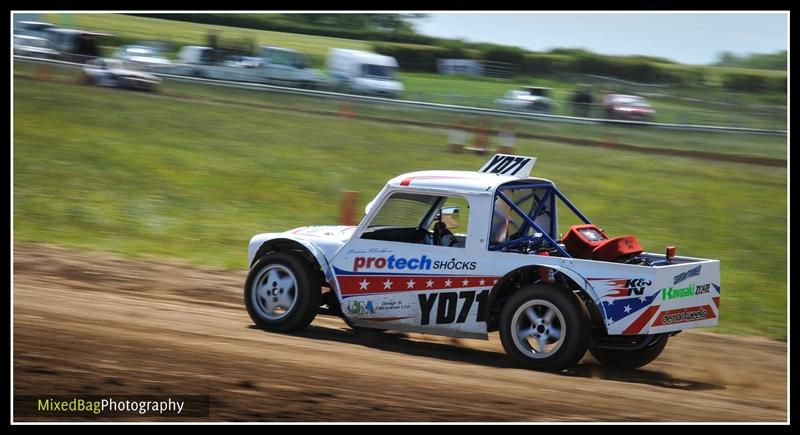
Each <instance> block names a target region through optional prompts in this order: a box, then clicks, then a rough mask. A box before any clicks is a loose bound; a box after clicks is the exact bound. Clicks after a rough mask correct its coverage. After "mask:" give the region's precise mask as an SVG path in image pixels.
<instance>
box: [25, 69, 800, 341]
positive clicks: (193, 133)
mask: <svg viewBox="0 0 800 435" xmlns="http://www.w3.org/2000/svg"><path fill="white" fill-rule="evenodd" d="M13 84H14V100H13V102H14V120H13V122H14V125H13V127H14V144H13V146H14V148H13V154H14V173H13V177H14V179H13V182H14V197H13V206H14V212H13V213H14V239H15V241H17V242H26V241H39V242H49V243H56V244H61V245H65V246H72V247H78V248H83V249H96V250H105V251H111V252H116V253H120V254H122V255H126V256H134V257H138V256H148V257H151V256H154V257H157V258H167V259H179V260H182V261H187V262H193V263H197V264H205V265H214V266H223V267H228V268H237V269H242V268H245V267H246V247H247V241H248V239H249V237H250V236H252V235H253V234H256V233H259V232H265V231H282V230H285V229H289V228H292V227H295V226H300V225H305V224H325V223H335V222H336V220H337V215H338V199H339V194H340V192H341V191H342V190H355V191H357V192H359V193H360V196H359V203H360V204H359V205H360V206H361V207H363V206H364V205H365V204H366V203H367V202H368V201H369V200H370V199H371V198H372V197H373V196H374V195H375V194H376V193H377V192H378V190H379V189H380V188H381V187H382V186H383V184H384V183H385V182H386V180H387V179H389V178H390V177H393V176H395V175H398V174H400V173H404V172H407V171H413V170H421V169H437V168H438V169H443V168H447V169H465V170H474V169H476V168H478V167H480V166H481V164H482V163H483V161H484V160H485V157H481V156H475V155H469V154H462V155H453V154H450V153H448V152H446V148H445V140H446V139H445V138H446V136H445V135H444V134H443V132H442V131H441V130H437V129H429V128H421V127H407V126H402V125H392V124H386V123H378V122H369V121H363V120H360V119H358V118H354V119H351V118H340V117H331V116H317V115H309V114H304V113H292V112H287V111H280V110H264V109H258V108H248V107H244V106H241V105H232V104H220V103H203V102H198V101H182V100H177V99H175V98H171V97H168V96H164V95H149V94H143V93H135V92H128V91H121V90H112V89H103V88H96V87H85V86H78V85H76V84H70V83H59V82H45V81H36V80H32V79H29V78H26V77H15V79H14V83H13ZM203 89H211V88H203ZM249 95H250V96H251V97H253V98H256V97H259V98H268V96H269V94H253V93H250V94H249ZM262 95H263V96H262ZM228 97H229V98H231V99H233V100H235V99H243V98H244V99H247V101H250V99H249V98H248V97H246V96H245V95H244V94H238V93H234V92H230V93H229V94H228ZM569 128H573V129H574V128H575V126H571V127H569ZM651 134H652V133H651ZM658 134H659V135H663V136H672V135H673V133H669V132H659V133H658ZM749 139H750V137H749V136H740V135H729V136H726V140H727V141H728V142H729V143H738V144H739V145H740V146H743V147H745V146H747V143H748V142H749ZM784 140H785V138H784ZM517 146H518V150H517V152H518V153H519V154H526V155H536V156H538V157H539V162H538V164H537V168H536V171H535V172H536V174H537V175H539V176H542V177H546V178H550V179H552V180H554V181H555V182H556V183H557V184H558V185H559V187H560V188H561V190H562V191H563V192H564V193H565V194H566V195H567V196H569V197H570V199H571V200H572V201H573V202H575V203H576V204H577V205H578V206H579V207H580V208H581V210H582V211H583V212H584V213H585V214H587V215H588V216H589V217H590V218H591V219H592V220H593V221H594V222H596V223H598V224H599V225H601V226H602V227H603V228H605V229H606V230H607V231H608V232H609V234H617V235H622V234H636V235H637V236H638V237H639V239H640V241H641V243H642V244H643V246H645V247H646V248H647V249H648V250H652V251H657V252H660V251H662V250H663V248H664V246H666V245H667V244H674V245H675V246H677V248H678V252H679V253H680V254H682V255H689V256H701V257H706V258H718V259H720V260H721V262H722V282H723V287H724V291H723V295H724V296H723V302H722V310H723V311H722V316H721V322H722V323H721V328H720V330H723V331H729V332H735V333H754V334H760V335H766V336H770V337H774V338H778V339H785V338H786V334H787V332H786V313H787V311H786V291H787V283H786V258H787V257H786V254H787V245H786V243H787V238H786V236H787V201H786V198H787V174H786V170H784V169H779V168H777V169H776V168H764V167H760V166H748V165H741V164H729V163H716V162H710V161H703V160H693V159H688V158H680V157H663V156H651V155H647V154H641V153H631V152H621V151H615V150H608V149H603V148H587V147H576V146H569V145H563V144H558V143H549V142H543V141H528V140H521V141H518V144H517ZM565 216H566V214H565Z"/></svg>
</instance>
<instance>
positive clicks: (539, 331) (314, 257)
mask: <svg viewBox="0 0 800 435" xmlns="http://www.w3.org/2000/svg"><path fill="white" fill-rule="evenodd" d="M535 161H536V159H535V158H533V157H523V156H511V155H503V154H498V155H495V156H494V157H492V158H491V159H490V160H489V161H488V162H487V163H486V164H485V165H484V166H483V168H481V170H480V171H477V172H469V171H422V172H413V173H409V174H404V175H401V176H399V177H396V178H394V179H392V180H389V182H388V183H387V184H386V186H385V187H384V188H383V190H382V191H381V192H380V193H379V194H378V196H377V197H376V198H375V199H374V200H373V201H372V202H370V203H369V205H367V208H366V215H365V216H364V218H363V220H362V221H361V223H360V224H359V225H358V226H356V227H347V226H316V227H315V226H312V227H301V228H296V229H293V230H289V231H286V232H283V233H266V234H259V235H256V236H254V237H253V238H252V239H251V240H250V244H249V250H248V262H249V265H250V271H249V274H248V276H247V280H246V282H245V286H244V300H245V305H246V307H247V311H248V313H249V314H250V317H251V318H252V319H253V321H254V322H255V323H256V325H258V326H259V327H261V328H263V329H266V330H270V331H282V332H286V331H296V330H299V329H302V328H305V327H306V326H308V325H309V324H310V323H311V321H312V320H313V319H314V317H315V316H316V315H317V314H318V313H320V312H327V313H331V314H336V315H339V316H342V318H344V319H345V321H346V322H347V323H348V324H349V325H351V326H352V327H354V328H374V329H384V330H396V331H405V332H418V333H428V334H437V335H445V336H451V337H467V338H482V339H487V338H488V333H489V332H492V331H499V333H500V339H501V341H502V344H503V347H504V349H505V350H506V353H507V354H509V355H510V356H512V357H513V358H514V359H515V360H516V361H518V362H519V363H521V364H522V365H524V366H526V367H529V368H533V369H539V370H559V369H562V368H566V367H569V366H570V365H573V364H575V363H577V362H578V361H579V360H580V359H581V358H582V357H583V355H584V354H585V353H586V351H587V349H588V350H589V351H590V352H591V353H592V355H594V356H595V357H596V358H597V359H598V360H599V361H600V362H602V363H604V364H609V365H615V366H623V367H640V366H643V365H645V364H647V363H649V362H650V361H652V360H653V359H655V358H656V357H657V356H658V355H659V354H660V353H661V351H662V350H663V349H664V346H665V345H666V343H667V339H668V337H670V336H672V335H675V334H677V333H678V332H680V331H682V330H684V329H689V328H697V327H704V326H714V325H717V323H718V321H719V301H720V299H719V298H720V267H719V261H718V260H709V259H702V258H690V257H679V256H676V255H675V250H674V248H672V247H668V248H667V249H666V253H665V254H657V253H648V252H644V251H643V249H642V247H641V246H640V245H639V243H638V241H637V239H636V237H635V236H623V237H614V238H609V237H608V236H607V235H606V234H605V233H604V232H603V230H602V229H600V228H598V227H597V226H595V225H593V224H592V223H591V222H590V221H589V219H588V218H587V217H586V216H584V215H583V214H582V213H581V212H580V211H579V210H578V209H577V208H576V207H575V206H574V205H573V204H572V203H571V202H570V201H569V200H568V199H567V198H566V197H565V196H564V194H563V193H561V192H560V191H559V190H558V189H557V188H556V186H555V184H554V183H553V182H552V181H550V180H546V179H543V178H535V177H531V176H529V174H530V172H531V170H532V168H533V165H534V163H535ZM557 206H558V208H557ZM559 209H561V210H566V211H571V212H572V214H574V215H575V217H576V218H577V219H578V220H579V221H580V223H579V224H576V225H572V226H569V227H566V226H563V227H562V228H564V229H566V232H565V233H564V235H563V236H562V237H559V224H558V213H557V212H558V210H559ZM451 230H452V231H451ZM454 231H456V232H454Z"/></svg>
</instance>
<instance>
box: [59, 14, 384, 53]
mask: <svg viewBox="0 0 800 435" xmlns="http://www.w3.org/2000/svg"><path fill="white" fill-rule="evenodd" d="M65 15H69V17H65ZM65 18H66V20H67V22H68V23H69V25H68V27H76V28H81V29H88V30H96V31H102V32H107V33H111V34H113V35H116V36H118V37H121V38H124V39H126V40H130V41H161V42H167V43H169V44H172V46H173V47H172V50H173V51H177V49H178V48H180V47H182V46H184V45H206V44H207V39H206V38H207V35H208V33H209V31H216V32H217V33H218V35H219V37H220V40H221V42H222V43H225V42H226V41H227V42H234V41H241V40H242V39H248V40H250V39H252V40H254V41H255V43H256V45H273V46H278V47H286V48H293V49H295V50H298V51H302V52H304V53H306V54H307V55H309V56H311V57H312V58H315V59H321V58H323V57H324V56H327V54H328V50H329V49H331V48H351V49H354V50H369V47H370V44H369V43H368V42H365V41H356V40H353V39H342V38H332V37H327V36H314V35H301V34H296V33H284V32H271V31H266V30H255V29H244V28H238V27H227V26H217V25H212V24H197V23H189V22H185V21H172V20H163V19H157V18H145V17H135V16H131V15H121V14H46V16H45V19H46V20H48V21H50V22H52V23H57V24H61V23H62V22H64V20H65ZM65 25H66V24H65Z"/></svg>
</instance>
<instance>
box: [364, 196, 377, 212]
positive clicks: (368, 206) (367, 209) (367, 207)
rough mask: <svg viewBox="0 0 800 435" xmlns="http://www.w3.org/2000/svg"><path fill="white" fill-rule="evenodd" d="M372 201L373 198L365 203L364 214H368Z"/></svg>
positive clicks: (373, 201)
mask: <svg viewBox="0 0 800 435" xmlns="http://www.w3.org/2000/svg"><path fill="white" fill-rule="evenodd" d="M374 203H375V200H374V199H373V200H372V201H370V202H369V204H367V205H366V207H364V216H366V215H368V214H369V210H370V209H371V208H372V205H373V204H374Z"/></svg>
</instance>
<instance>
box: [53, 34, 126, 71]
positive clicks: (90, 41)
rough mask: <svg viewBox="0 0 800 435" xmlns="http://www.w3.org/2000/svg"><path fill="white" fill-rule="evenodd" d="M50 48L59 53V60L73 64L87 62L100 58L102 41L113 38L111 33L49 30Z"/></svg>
mask: <svg viewBox="0 0 800 435" xmlns="http://www.w3.org/2000/svg"><path fill="white" fill-rule="evenodd" d="M47 34H48V39H49V40H50V45H49V48H52V49H54V50H57V51H58V58H59V59H61V60H66V61H72V62H86V61H87V60H89V59H94V58H96V57H100V54H101V53H100V41H101V40H102V39H103V38H107V37H111V36H113V35H111V34H109V33H100V32H91V31H87V30H78V29H63V28H60V27H57V28H50V29H47Z"/></svg>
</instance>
